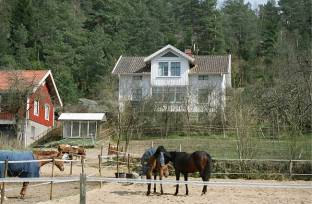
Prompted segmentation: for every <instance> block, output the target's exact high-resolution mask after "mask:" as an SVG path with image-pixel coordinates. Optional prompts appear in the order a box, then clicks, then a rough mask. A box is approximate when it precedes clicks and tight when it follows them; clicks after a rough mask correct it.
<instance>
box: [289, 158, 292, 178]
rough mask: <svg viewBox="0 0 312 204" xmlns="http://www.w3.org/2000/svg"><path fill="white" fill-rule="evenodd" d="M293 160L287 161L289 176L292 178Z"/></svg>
mask: <svg viewBox="0 0 312 204" xmlns="http://www.w3.org/2000/svg"><path fill="white" fill-rule="evenodd" d="M292 170H293V161H292V160H290V161H289V178H290V179H292Z"/></svg>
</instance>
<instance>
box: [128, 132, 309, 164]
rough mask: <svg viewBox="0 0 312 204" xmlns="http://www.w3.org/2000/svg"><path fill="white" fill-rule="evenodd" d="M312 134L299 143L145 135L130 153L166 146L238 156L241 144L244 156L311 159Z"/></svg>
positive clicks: (131, 143) (131, 147)
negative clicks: (164, 137)
mask: <svg viewBox="0 0 312 204" xmlns="http://www.w3.org/2000/svg"><path fill="white" fill-rule="evenodd" d="M311 138H312V135H311V134H309V135H304V136H302V137H300V138H297V139H296V142H293V141H291V140H290V139H287V138H280V139H268V138H261V137H252V138H249V139H248V141H244V140H242V141H243V142H240V141H239V140H237V139H236V138H235V137H234V136H227V135H225V136H224V135H223V134H222V135H216V134H215V135H209V136H192V137H187V136H179V135H177V134H172V135H169V136H168V137H167V138H166V139H160V138H159V136H158V137H156V136H152V135H149V136H145V137H141V138H140V139H139V140H131V142H130V150H129V151H130V152H134V153H139V154H141V153H142V152H144V150H145V149H147V148H148V147H150V146H151V145H152V144H153V145H154V146H158V145H163V146H165V147H166V148H167V149H168V150H172V151H174V150H176V151H179V150H180V146H181V149H182V151H186V152H192V151H195V150H204V151H207V152H209V153H210V154H211V155H212V156H213V157H214V158H227V159H237V158H239V153H238V152H239V151H238V150H237V149H238V146H240V145H242V146H243V147H244V148H243V151H245V152H248V153H246V154H245V158H254V159H306V160H311V159H312V139H311Z"/></svg>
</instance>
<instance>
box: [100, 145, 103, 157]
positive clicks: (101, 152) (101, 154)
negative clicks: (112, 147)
mask: <svg viewBox="0 0 312 204" xmlns="http://www.w3.org/2000/svg"><path fill="white" fill-rule="evenodd" d="M103 149H104V147H103V145H102V146H101V154H100V155H101V156H103Z"/></svg>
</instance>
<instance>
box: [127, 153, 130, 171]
mask: <svg viewBox="0 0 312 204" xmlns="http://www.w3.org/2000/svg"><path fill="white" fill-rule="evenodd" d="M127 166H128V173H129V174H130V154H128V159H127Z"/></svg>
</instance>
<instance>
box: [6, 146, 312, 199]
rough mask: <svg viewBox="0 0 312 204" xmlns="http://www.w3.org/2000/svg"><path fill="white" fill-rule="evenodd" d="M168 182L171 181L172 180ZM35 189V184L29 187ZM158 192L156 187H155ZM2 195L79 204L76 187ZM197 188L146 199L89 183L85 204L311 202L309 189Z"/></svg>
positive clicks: (141, 188) (45, 172)
mask: <svg viewBox="0 0 312 204" xmlns="http://www.w3.org/2000/svg"><path fill="white" fill-rule="evenodd" d="M96 155H97V152H96V151H92V152H90V154H88V157H90V158H89V159H88V161H87V162H90V163H92V164H88V163H87V164H86V168H85V171H86V173H87V175H92V176H95V175H98V169H97V160H96V159H93V160H92V159H91V158H96ZM69 169H70V167H69V164H66V167H65V171H64V172H60V171H59V170H58V169H55V176H59V177H61V176H69ZM80 172H81V165H80V164H76V165H74V167H73V175H76V176H77V175H79V174H80ZM102 172H103V175H104V176H107V177H113V175H114V172H115V169H112V168H103V170H102ZM50 175H51V165H46V166H44V167H43V168H42V169H41V176H50ZM170 179H174V178H173V177H172V178H170ZM212 181H229V180H222V179H212ZM231 181H233V182H242V183H244V182H246V183H250V182H257V183H260V182H264V183H277V184H285V185H286V184H290V183H292V184H294V183H296V184H298V183H299V184H300V183H302V184H309V185H312V182H307V181H261V180H256V181H251V180H231ZM30 185H36V184H30ZM157 188H158V190H159V186H157ZM6 189H7V190H10V189H12V190H11V191H8V192H7V193H6V195H7V197H8V200H7V201H6V202H5V203H10V204H29V203H41V204H55V203H64V204H71V203H73V204H77V203H79V183H78V182H72V183H66V184H65V183H62V184H54V185H53V200H52V201H49V192H50V185H41V186H29V187H28V189H27V193H26V197H25V199H24V200H21V199H19V198H18V196H19V191H20V189H21V184H7V185H6ZM201 189H202V187H201V186H189V192H190V195H189V196H185V195H184V193H185V187H184V186H182V185H181V187H180V192H179V195H178V196H174V195H173V193H174V191H175V187H174V186H173V185H164V192H165V195H159V193H157V194H152V195H151V196H146V195H145V193H146V185H143V184H132V185H130V184H113V183H105V184H103V187H102V188H101V189H100V185H99V183H89V184H88V185H87V203H88V204H93V203H112V204H113V203H116V204H117V203H118V204H123V203H127V204H132V203H133V204H142V203H149V204H154V203H155V204H160V203H169V204H170V203H195V204H199V203H214V204H218V203H220V204H221V203H222V204H224V203H226V204H228V203H233V204H234V203H240V204H247V203H248V204H250V203H257V204H258V203H285V204H286V203H291V204H293V203H298V204H305V203H311V201H312V189H278V188H243V187H208V193H207V194H206V195H204V196H201V195H200V194H201Z"/></svg>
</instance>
